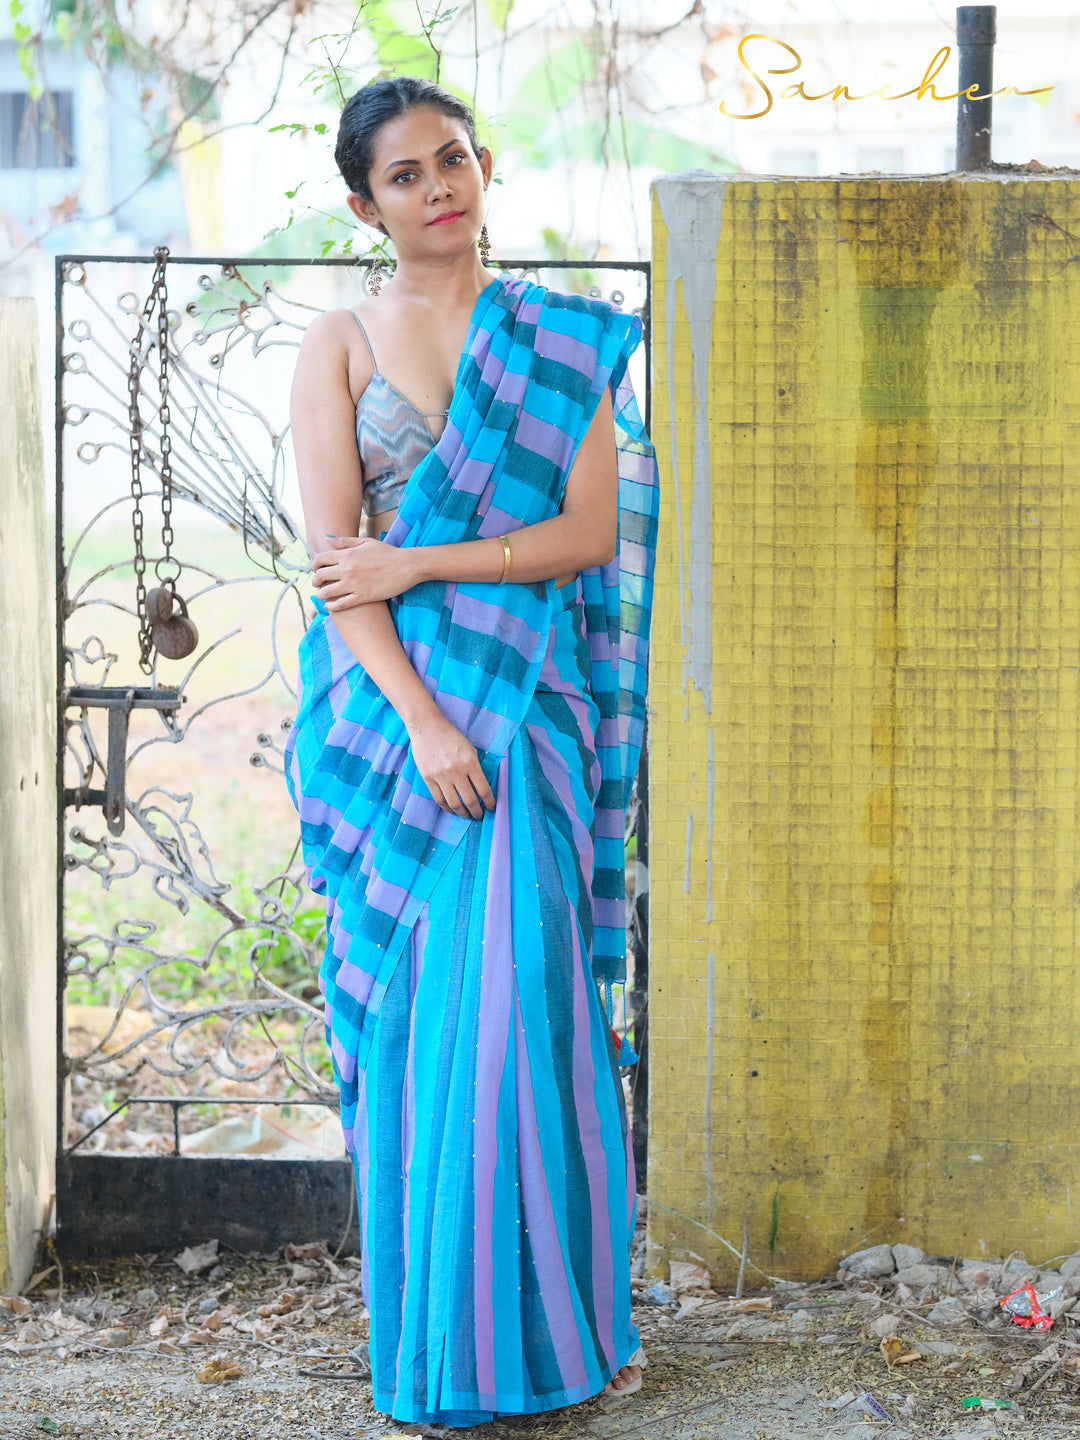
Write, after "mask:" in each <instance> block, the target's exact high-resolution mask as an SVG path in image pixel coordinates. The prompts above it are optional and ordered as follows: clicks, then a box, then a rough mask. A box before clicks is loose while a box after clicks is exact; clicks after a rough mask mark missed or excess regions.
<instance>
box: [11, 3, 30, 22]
mask: <svg viewBox="0 0 1080 1440" xmlns="http://www.w3.org/2000/svg"><path fill="white" fill-rule="evenodd" d="M25 8H26V7H25V6H24V5H23V3H22V0H8V14H9V15H11V16H13V17H14V18H15V19H18V17H19V16H20V15H21V14H22V12H23V10H24V9H25Z"/></svg>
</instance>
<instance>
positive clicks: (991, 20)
mask: <svg viewBox="0 0 1080 1440" xmlns="http://www.w3.org/2000/svg"><path fill="white" fill-rule="evenodd" d="M996 22H997V6H996V5H958V6H957V8H956V48H957V51H958V53H959V60H960V83H959V85H958V86H957V90H958V91H959V94H958V95H957V98H956V168H957V170H985V169H987V167H988V166H989V165H990V163H991V162H990V139H991V131H992V128H993V104H994V102H993V100H992V99H991V98H990V97H991V93H992V91H993V89H994V41H995V40H996V39H997V33H996ZM975 86H978V89H977V90H976V91H975V93H974V94H973V95H969V94H968V93H967V92H968V91H969V90H971V89H972V88H973V87H975ZM983 96H985V97H986V98H985V99H983V98H982V97H983Z"/></svg>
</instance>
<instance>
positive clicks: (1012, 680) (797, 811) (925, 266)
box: [649, 171, 1080, 1279]
mask: <svg viewBox="0 0 1080 1440" xmlns="http://www.w3.org/2000/svg"><path fill="white" fill-rule="evenodd" d="M1078 250H1080V182H1078V181H1077V180H1075V179H1064V178H1055V177H1053V176H1050V177H1042V176H1040V177H1037V178H1036V177H1024V178H1019V177H1017V178H1005V179H997V178H995V179H993V180H988V179H967V178H963V179H962V178H956V179H918V178H911V179H907V178H900V179H890V180H880V179H876V178H862V179H860V178H853V179H850V180H838V179H807V180H798V181H793V180H759V179H753V178H745V179H738V178H732V177H719V176H714V175H711V174H709V173H707V172H703V171H691V172H687V173H685V174H681V175H671V176H666V177H661V178H659V179H657V180H656V181H655V182H654V188H653V267H654V269H653V297H654V298H653V307H654V308H653V353H654V366H655V381H654V392H653V394H654V401H653V438H654V441H655V443H656V450H657V456H658V459H659V462H660V465H661V477H662V480H663V484H664V488H665V492H666V508H665V510H664V513H663V516H662V533H661V546H660V553H659V556H658V573H657V588H656V609H655V614H654V630H653V669H652V701H651V705H652V713H651V720H650V727H651V728H650V737H651V750H650V774H651V785H652V796H651V813H650V819H651V872H652V873H651V904H652V922H651V960H650V1046H651V1050H650V1055H651V1070H650V1075H651V1083H650V1093H649V1107H650V1110H649V1114H650V1141H649V1145H650V1148H649V1195H650V1210H649V1245H650V1250H649V1256H650V1268H651V1269H652V1270H653V1273H657V1272H658V1271H660V1270H662V1266H663V1262H664V1261H665V1260H666V1259H670V1258H684V1257H686V1256H695V1257H699V1258H700V1259H701V1260H704V1261H705V1262H706V1263H707V1264H709V1265H710V1266H711V1268H712V1270H713V1272H714V1275H715V1276H716V1278H717V1279H725V1278H729V1276H730V1274H731V1272H732V1270H733V1268H734V1266H735V1265H736V1263H737V1262H736V1261H735V1259H734V1258H733V1257H732V1255H731V1254H730V1252H729V1251H728V1250H727V1249H726V1248H725V1246H724V1244H723V1241H724V1240H727V1241H729V1242H731V1243H732V1244H734V1245H735V1246H736V1247H738V1245H739V1243H740V1234H741V1224H742V1220H743V1217H746V1219H747V1220H748V1222H749V1232H750V1242H751V1243H750V1249H751V1255H752V1257H753V1260H754V1261H755V1262H756V1263H757V1265H758V1266H760V1267H761V1269H763V1270H765V1271H767V1272H769V1273H771V1274H774V1275H779V1276H785V1277H792V1278H797V1277H810V1278H813V1277H814V1276H816V1275H818V1274H820V1273H823V1272H825V1271H827V1270H830V1269H832V1268H833V1267H834V1266H835V1263H836V1260H837V1258H838V1257H839V1256H841V1255H842V1254H844V1253H846V1252H848V1251H851V1250H854V1249H856V1248H858V1247H860V1246H862V1245H866V1244H872V1243H878V1242H881V1241H892V1242H897V1241H908V1242H910V1243H914V1244H919V1245H922V1246H923V1247H924V1248H926V1249H929V1250H933V1251H940V1252H960V1253H962V1254H965V1255H971V1256H978V1255H986V1254H995V1253H997V1254H1000V1253H1002V1252H1005V1251H1009V1250H1011V1249H1013V1248H1014V1247H1016V1248H1020V1249H1025V1250H1026V1252H1027V1254H1028V1257H1029V1258H1030V1259H1032V1260H1040V1259H1047V1258H1048V1257H1050V1256H1052V1255H1054V1254H1057V1253H1059V1252H1064V1253H1071V1252H1072V1251H1073V1250H1075V1248H1076V1245H1077V1236H1078V1228H1077V1227H1078V1224H1080V1083H1078V1081H1077V1074H1078V1071H1077V1037H1078V1036H1080V964H1078V958H1080V957H1078V953H1077V915H1078V911H1080V771H1078V762H1080V385H1078V379H1080V375H1078V371H1080V262H1078V261H1077V260H1076V258H1075V257H1076V253H1077V251H1078ZM751 1273H753V1272H751Z"/></svg>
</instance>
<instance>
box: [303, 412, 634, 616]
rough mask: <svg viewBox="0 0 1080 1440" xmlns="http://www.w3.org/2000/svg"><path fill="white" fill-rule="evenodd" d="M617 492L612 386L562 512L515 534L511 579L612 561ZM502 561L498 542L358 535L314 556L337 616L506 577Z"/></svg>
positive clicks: (577, 461) (570, 479) (574, 469)
mask: <svg viewBox="0 0 1080 1440" xmlns="http://www.w3.org/2000/svg"><path fill="white" fill-rule="evenodd" d="M618 487H619V474H618V458H617V455H616V450H615V421H614V417H613V415H612V409H611V392H610V390H608V389H607V388H605V390H604V393H603V395H601V397H600V401H599V404H598V405H597V408H596V414H595V415H594V416H593V418H592V421H591V422H590V424H589V428H588V430H587V431H586V432H585V436H584V438H583V439H582V442H581V445H580V446H579V447H578V453H577V455H576V456H575V457H574V463H573V465H572V466H571V469H570V474H569V475H568V476H567V478H566V491H565V493H564V496H563V505H562V510H561V511H560V513H559V514H558V515H555V516H553V517H552V519H550V520H541V521H539V522H538V523H537V524H536V525H526V526H524V527H523V528H522V529H520V530H514V531H512V532H511V534H510V536H509V544H510V551H511V566H510V576H509V578H510V579H511V580H517V581H532V580H548V579H553V578H554V577H555V576H556V575H561V574H563V573H565V572H567V571H574V570H584V569H588V568H589V567H591V566H593V565H604V564H606V563H607V562H608V561H609V560H611V559H612V558H613V556H614V555H615V549H616V544H617V538H618V494H619V489H618ZM503 564H504V552H503V546H502V542H501V541H500V540H498V539H489V540H464V541H461V542H460V543H459V544H456V545H420V546H416V547H415V548H412V549H398V548H397V547H396V546H393V545H386V544H384V543H383V542H381V541H379V540H372V539H369V538H368V537H361V536H356V535H354V534H353V533H352V532H351V531H349V532H346V533H344V534H343V533H341V532H338V535H337V536H336V537H334V538H332V539H331V541H330V544H329V546H328V547H327V548H326V549H325V550H323V551H322V552H320V553H319V554H317V555H316V556H315V559H314V566H315V577H316V578H315V583H316V585H317V586H318V589H319V594H320V596H321V597H322V598H323V599H324V600H325V601H326V607H327V609H328V610H330V611H331V612H332V613H333V614H335V615H338V614H341V613H342V612H343V611H346V610H349V609H351V608H353V607H355V606H358V605H363V604H366V603H370V600H371V598H372V597H375V596H378V597H379V598H380V599H384V598H386V597H388V596H390V595H400V594H402V593H403V592H404V591H405V590H409V589H411V588H412V586H414V585H418V584H420V583H421V582H422V581H424V580H443V581H453V580H460V581H470V580H499V579H501V578H502V573H503Z"/></svg>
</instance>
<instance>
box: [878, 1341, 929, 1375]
mask: <svg viewBox="0 0 1080 1440" xmlns="http://www.w3.org/2000/svg"><path fill="white" fill-rule="evenodd" d="M880 1348H881V1353H882V1355H884V1356H885V1364H886V1365H888V1367H889V1369H890V1370H891V1369H892V1367H893V1366H894V1365H910V1364H911V1363H912V1362H913V1361H915V1360H921V1359H922V1356H921V1355H920V1354H919V1352H918V1351H917V1350H909V1349H908V1348H907V1346H906V1345H905V1344H904V1342H903V1340H901V1339H899V1338H898V1336H896V1335H890V1336H888V1337H887V1338H886V1339H885V1340H882V1342H881V1347H880Z"/></svg>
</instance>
